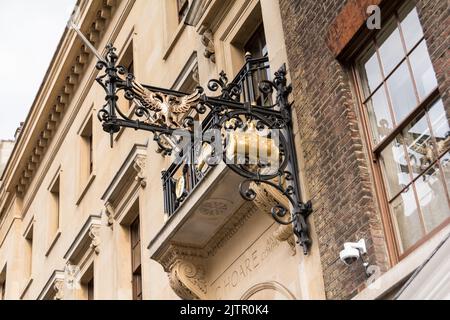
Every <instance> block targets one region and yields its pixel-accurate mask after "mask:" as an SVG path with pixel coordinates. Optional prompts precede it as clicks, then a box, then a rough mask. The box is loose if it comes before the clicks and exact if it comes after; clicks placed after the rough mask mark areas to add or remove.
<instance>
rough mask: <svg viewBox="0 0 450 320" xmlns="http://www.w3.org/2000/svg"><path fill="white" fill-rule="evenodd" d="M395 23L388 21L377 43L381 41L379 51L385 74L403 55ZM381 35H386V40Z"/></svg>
mask: <svg viewBox="0 0 450 320" xmlns="http://www.w3.org/2000/svg"><path fill="white" fill-rule="evenodd" d="M395 23H396V22H395V21H392V22H391V23H390V25H389V26H388V29H387V30H386V32H385V33H384V35H382V38H381V39H380V40H379V41H378V43H379V44H380V43H382V44H381V45H380V49H379V52H380V58H381V61H382V63H383V69H384V75H385V76H387V75H388V74H389V73H390V72H391V71H392V69H394V67H395V66H396V65H397V64H398V63H399V62H400V60H401V59H402V58H403V57H404V56H405V53H404V51H403V47H402V42H401V38H400V32H399V31H398V29H397V27H396V26H395ZM383 37H387V38H386V40H384V39H383ZM382 41H384V42H382Z"/></svg>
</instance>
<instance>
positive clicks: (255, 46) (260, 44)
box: [244, 24, 268, 58]
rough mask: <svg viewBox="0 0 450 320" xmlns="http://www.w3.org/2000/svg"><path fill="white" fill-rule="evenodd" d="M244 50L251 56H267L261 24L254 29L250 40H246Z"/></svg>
mask: <svg viewBox="0 0 450 320" xmlns="http://www.w3.org/2000/svg"><path fill="white" fill-rule="evenodd" d="M244 51H245V52H246V53H247V52H248V53H250V54H251V56H252V58H262V57H266V56H267V54H268V52H267V43H266V36H265V34H264V26H263V24H261V25H260V26H259V27H258V29H256V31H255V33H253V35H252V36H251V38H250V40H248V42H247V43H246V45H245V46H244Z"/></svg>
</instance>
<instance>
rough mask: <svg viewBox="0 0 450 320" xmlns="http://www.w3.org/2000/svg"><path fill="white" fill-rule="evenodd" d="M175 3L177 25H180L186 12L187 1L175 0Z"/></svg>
mask: <svg viewBox="0 0 450 320" xmlns="http://www.w3.org/2000/svg"><path fill="white" fill-rule="evenodd" d="M176 1H177V12H178V23H181V22H182V21H183V19H184V17H185V16H186V14H187V12H188V9H189V0H176Z"/></svg>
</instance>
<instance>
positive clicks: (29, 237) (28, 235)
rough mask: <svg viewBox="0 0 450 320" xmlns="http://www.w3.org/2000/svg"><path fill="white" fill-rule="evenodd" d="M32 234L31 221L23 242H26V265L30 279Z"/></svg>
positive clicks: (32, 226) (32, 225)
mask: <svg viewBox="0 0 450 320" xmlns="http://www.w3.org/2000/svg"><path fill="white" fill-rule="evenodd" d="M33 232H34V223H33V221H32V222H31V223H30V225H29V227H28V228H27V231H26V232H25V241H26V253H27V257H28V258H27V259H28V261H27V263H28V275H27V276H28V277H31V275H32V270H33Z"/></svg>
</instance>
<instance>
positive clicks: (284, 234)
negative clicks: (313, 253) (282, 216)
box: [273, 224, 297, 256]
mask: <svg viewBox="0 0 450 320" xmlns="http://www.w3.org/2000/svg"><path fill="white" fill-rule="evenodd" d="M273 236H274V238H275V239H277V240H278V241H280V242H282V241H286V242H287V244H288V245H289V247H290V248H291V251H292V255H293V256H295V253H296V252H297V251H296V248H295V247H296V245H295V244H296V241H295V236H294V231H293V229H292V225H290V224H289V225H280V226H278V229H277V230H275V231H274V232H273Z"/></svg>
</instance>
